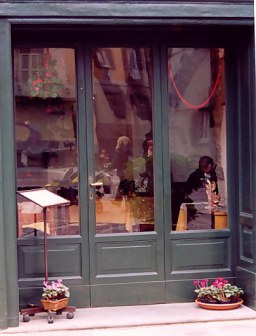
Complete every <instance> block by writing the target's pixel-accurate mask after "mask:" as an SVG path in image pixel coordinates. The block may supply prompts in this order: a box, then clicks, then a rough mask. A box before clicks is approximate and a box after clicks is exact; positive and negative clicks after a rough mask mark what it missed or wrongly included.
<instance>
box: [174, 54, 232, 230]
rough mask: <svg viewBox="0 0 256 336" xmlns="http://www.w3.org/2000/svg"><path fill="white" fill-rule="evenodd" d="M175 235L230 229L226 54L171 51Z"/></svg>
mask: <svg viewBox="0 0 256 336" xmlns="http://www.w3.org/2000/svg"><path fill="white" fill-rule="evenodd" d="M168 75H169V134H170V136H169V144H170V145H169V146H170V157H171V195H172V204H171V205H172V228H171V229H172V230H176V231H183V230H204V229H224V228H227V225H228V224H227V223H228V216H227V185H226V181H227V175H226V107H225V91H224V50H222V49H196V48H170V49H168Z"/></svg>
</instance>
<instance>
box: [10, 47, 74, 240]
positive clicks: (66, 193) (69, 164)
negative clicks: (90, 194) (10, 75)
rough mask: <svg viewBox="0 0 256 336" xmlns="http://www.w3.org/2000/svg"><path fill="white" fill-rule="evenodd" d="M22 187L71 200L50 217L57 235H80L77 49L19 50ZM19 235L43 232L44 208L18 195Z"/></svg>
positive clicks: (18, 138)
mask: <svg viewBox="0 0 256 336" xmlns="http://www.w3.org/2000/svg"><path fill="white" fill-rule="evenodd" d="M14 90H15V103H16V112H15V122H16V150H17V188H18V190H27V189H34V188H41V187H43V188H46V189H47V190H49V191H52V192H54V193H56V194H58V195H60V196H62V197H64V198H66V199H68V200H69V201H70V206H68V207H66V206H59V207H57V208H56V209H51V210H49V211H48V213H47V233H48V235H51V236H58V235H67V234H80V224H79V208H78V168H77V129H76V123H77V112H76V111H77V106H76V104H77V102H76V100H77V99H76V78H75V53H74V50H73V49H63V48H40V49H25V48H23V49H18V48H16V49H15V50H14ZM18 223H19V224H18V236H19V237H30V236H39V235H41V234H42V233H43V213H42V209H41V208H40V207H38V206H35V205H33V204H32V203H31V202H29V201H28V200H25V199H22V198H21V197H20V196H19V197H18Z"/></svg>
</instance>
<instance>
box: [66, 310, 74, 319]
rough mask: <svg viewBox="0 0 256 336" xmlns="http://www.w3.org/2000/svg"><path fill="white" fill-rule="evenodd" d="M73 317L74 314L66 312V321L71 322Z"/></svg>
mask: <svg viewBox="0 0 256 336" xmlns="http://www.w3.org/2000/svg"><path fill="white" fill-rule="evenodd" d="M73 317H74V313H72V312H68V313H67V319H69V320H71V319H72V318H73Z"/></svg>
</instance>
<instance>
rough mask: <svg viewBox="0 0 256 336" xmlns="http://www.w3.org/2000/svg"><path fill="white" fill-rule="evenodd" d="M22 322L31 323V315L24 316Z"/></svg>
mask: <svg viewBox="0 0 256 336" xmlns="http://www.w3.org/2000/svg"><path fill="white" fill-rule="evenodd" d="M22 321H23V322H29V321H30V316H29V314H24V315H22Z"/></svg>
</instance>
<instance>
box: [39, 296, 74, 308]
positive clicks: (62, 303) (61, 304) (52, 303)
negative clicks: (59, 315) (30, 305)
mask: <svg viewBox="0 0 256 336" xmlns="http://www.w3.org/2000/svg"><path fill="white" fill-rule="evenodd" d="M41 302H42V305H43V307H44V310H52V311H57V310H60V309H64V308H66V307H67V305H68V298H64V299H60V300H49V299H42V300H41Z"/></svg>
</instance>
